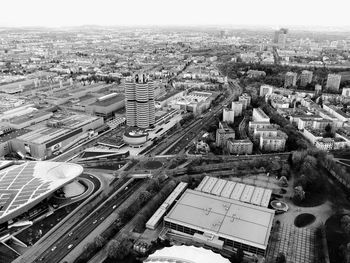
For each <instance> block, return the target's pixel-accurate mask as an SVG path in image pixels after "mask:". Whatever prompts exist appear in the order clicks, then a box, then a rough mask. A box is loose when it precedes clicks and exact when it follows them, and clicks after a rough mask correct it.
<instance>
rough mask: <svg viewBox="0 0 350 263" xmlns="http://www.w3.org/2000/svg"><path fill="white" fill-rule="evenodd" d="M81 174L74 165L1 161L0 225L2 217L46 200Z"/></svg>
mask: <svg viewBox="0 0 350 263" xmlns="http://www.w3.org/2000/svg"><path fill="white" fill-rule="evenodd" d="M82 172H83V168H82V167H81V166H80V165H77V164H71V163H57V162H23V163H19V164H15V163H14V162H9V161H0V222H1V221H2V218H3V217H5V216H7V215H10V214H11V213H14V212H16V211H18V210H20V209H21V208H23V207H25V206H28V205H30V204H31V203H32V202H34V201H38V200H40V199H43V198H45V197H46V196H47V195H48V194H49V193H51V192H53V191H55V190H56V189H59V188H60V187H62V186H63V185H64V184H66V183H68V182H70V181H71V180H73V179H74V178H75V177H77V176H79V175H80V174H81V173H82Z"/></svg>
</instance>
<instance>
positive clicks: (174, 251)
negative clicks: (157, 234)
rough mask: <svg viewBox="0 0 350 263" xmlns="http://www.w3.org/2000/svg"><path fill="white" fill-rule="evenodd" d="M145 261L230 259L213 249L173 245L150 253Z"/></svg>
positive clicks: (179, 262)
mask: <svg viewBox="0 0 350 263" xmlns="http://www.w3.org/2000/svg"><path fill="white" fill-rule="evenodd" d="M143 262H145V263H148V262H149V263H174V262H176V263H229V262H230V261H229V260H228V259H226V258H224V257H223V256H221V255H220V254H217V253H214V252H213V251H211V250H208V249H204V248H199V247H194V246H172V247H165V248H162V249H160V250H157V251H156V252H154V253H153V254H151V255H149V256H148V258H147V259H146V260H144V261H143Z"/></svg>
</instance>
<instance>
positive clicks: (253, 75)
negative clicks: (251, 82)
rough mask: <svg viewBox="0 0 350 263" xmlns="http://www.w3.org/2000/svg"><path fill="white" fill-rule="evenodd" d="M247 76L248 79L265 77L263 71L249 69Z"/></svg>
mask: <svg viewBox="0 0 350 263" xmlns="http://www.w3.org/2000/svg"><path fill="white" fill-rule="evenodd" d="M247 75H248V77H249V78H259V77H265V76H266V73H265V71H261V70H252V69H251V70H248V71H247Z"/></svg>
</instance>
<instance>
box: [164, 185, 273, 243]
mask: <svg viewBox="0 0 350 263" xmlns="http://www.w3.org/2000/svg"><path fill="white" fill-rule="evenodd" d="M274 215H275V211H274V210H272V209H268V208H265V207H261V206H256V205H252V204H247V203H243V202H241V201H237V200H233V199H229V198H225V197H222V196H215V195H212V194H208V193H203V192H199V191H195V190H190V189H187V190H186V191H185V193H184V194H183V195H182V196H181V198H180V199H179V200H178V201H177V203H176V204H175V206H174V207H173V208H172V209H171V210H170V212H169V213H168V214H167V215H166V217H165V218H164V220H165V221H167V222H170V223H174V224H178V225H182V226H185V227H189V228H192V229H197V230H200V231H203V232H204V233H207V234H213V235H214V236H218V237H222V238H226V239H230V240H233V241H235V242H240V243H244V244H247V245H249V246H253V247H257V248H260V249H264V250H265V249H266V248H267V245H268V240H269V236H270V231H271V227H272V221H273V218H274Z"/></svg>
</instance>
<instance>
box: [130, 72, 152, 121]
mask: <svg viewBox="0 0 350 263" xmlns="http://www.w3.org/2000/svg"><path fill="white" fill-rule="evenodd" d="M125 107H126V123H127V125H128V126H136V127H139V128H148V127H149V126H150V125H154V123H155V104H154V85H153V82H152V81H149V80H148V79H147V77H146V76H145V75H144V74H139V75H138V74H136V75H135V77H134V78H133V79H129V80H127V81H126V82H125Z"/></svg>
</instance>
